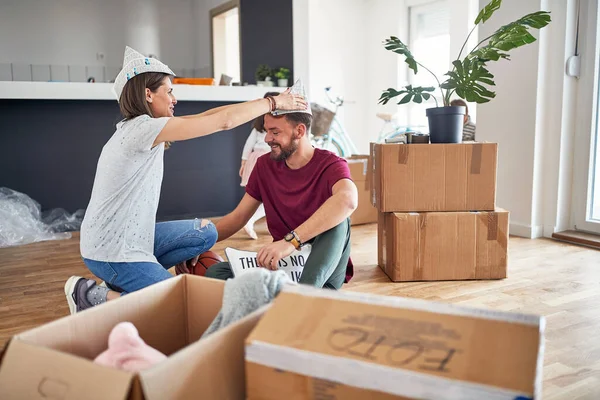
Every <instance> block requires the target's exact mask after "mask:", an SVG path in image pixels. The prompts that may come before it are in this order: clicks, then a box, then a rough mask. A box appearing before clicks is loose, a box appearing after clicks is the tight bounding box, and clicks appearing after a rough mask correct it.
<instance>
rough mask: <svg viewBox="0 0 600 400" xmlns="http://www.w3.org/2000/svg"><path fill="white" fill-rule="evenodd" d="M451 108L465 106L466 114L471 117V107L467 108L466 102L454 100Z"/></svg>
mask: <svg viewBox="0 0 600 400" xmlns="http://www.w3.org/2000/svg"><path fill="white" fill-rule="evenodd" d="M450 105H451V106H454V107H456V106H463V107H464V108H465V111H466V114H467V115H469V106H467V103H465V101H464V100H463V99H454V100H452V101H451V102H450Z"/></svg>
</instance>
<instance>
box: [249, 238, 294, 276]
mask: <svg viewBox="0 0 600 400" xmlns="http://www.w3.org/2000/svg"><path fill="white" fill-rule="evenodd" d="M294 250H296V248H295V247H294V245H293V244H291V243H290V242H286V241H285V240H280V241H278V242H274V243H271V244H270V245H268V246H265V247H263V248H262V249H261V250H260V251H259V252H258V254H257V256H256V260H257V261H258V266H259V267H263V268H267V269H270V270H271V271H277V268H278V264H279V260H281V259H282V258H285V257H287V256H289V255H290V254H292V253H293V252H294Z"/></svg>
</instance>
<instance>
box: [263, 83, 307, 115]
mask: <svg viewBox="0 0 600 400" xmlns="http://www.w3.org/2000/svg"><path fill="white" fill-rule="evenodd" d="M291 89H292V90H290V93H292V94H299V95H301V96H302V97H304V100H306V103H307V104H308V108H301V109H298V110H275V111H272V112H271V115H274V116H275V117H276V116H278V115H283V114H291V113H306V114H310V115H312V111H311V109H310V102H309V101H308V97H307V96H306V90H304V85H303V84H302V81H301V80H300V79H298V80H297V81H296V83H294V86H292V87H291Z"/></svg>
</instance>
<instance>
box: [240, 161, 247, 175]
mask: <svg viewBox="0 0 600 400" xmlns="http://www.w3.org/2000/svg"><path fill="white" fill-rule="evenodd" d="M244 168H246V160H242V166H241V167H240V178H241V177H242V175H244Z"/></svg>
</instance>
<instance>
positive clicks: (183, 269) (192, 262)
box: [175, 254, 200, 275]
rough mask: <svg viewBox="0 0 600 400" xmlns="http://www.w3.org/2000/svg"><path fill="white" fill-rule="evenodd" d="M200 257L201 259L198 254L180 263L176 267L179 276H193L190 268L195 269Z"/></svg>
mask: <svg viewBox="0 0 600 400" xmlns="http://www.w3.org/2000/svg"><path fill="white" fill-rule="evenodd" d="M198 257H200V254H198V255H197V256H196V257H194V258H192V259H189V260H187V261H183V262H180V263H179V264H177V265H175V271H177V275H179V274H191V273H192V272H191V271H190V269H189V267H188V266H190V267H195V266H196V263H197V262H198Z"/></svg>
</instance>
